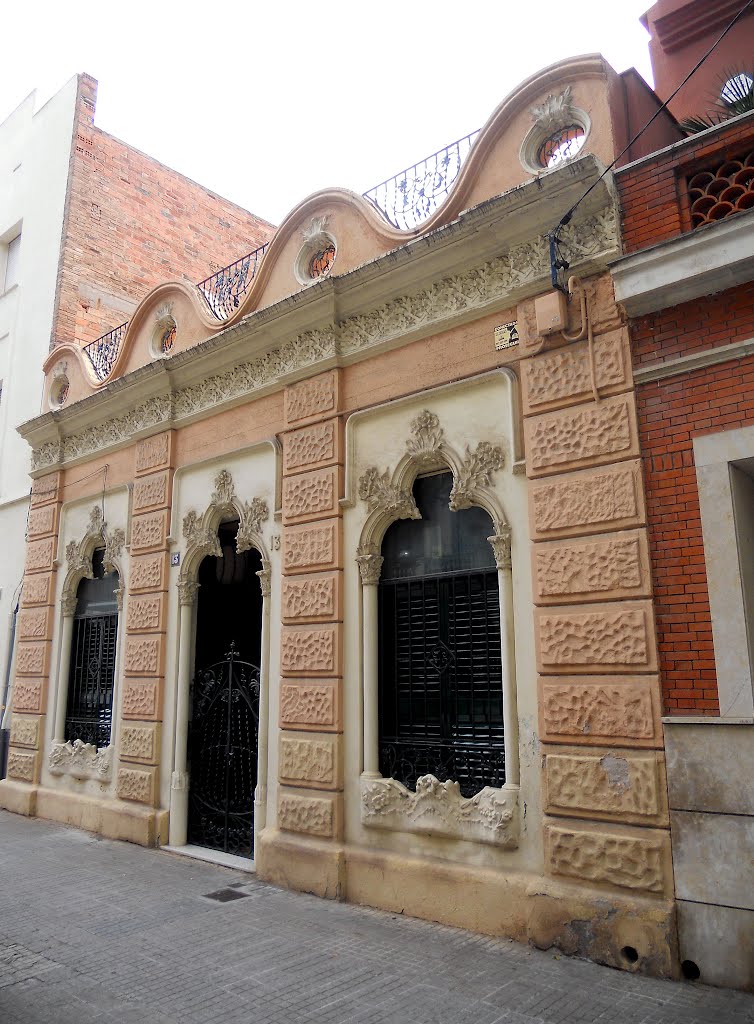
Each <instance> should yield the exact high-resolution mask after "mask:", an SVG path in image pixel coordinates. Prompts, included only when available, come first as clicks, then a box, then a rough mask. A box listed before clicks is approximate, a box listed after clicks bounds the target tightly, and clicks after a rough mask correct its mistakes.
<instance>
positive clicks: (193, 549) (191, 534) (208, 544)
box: [178, 469, 270, 604]
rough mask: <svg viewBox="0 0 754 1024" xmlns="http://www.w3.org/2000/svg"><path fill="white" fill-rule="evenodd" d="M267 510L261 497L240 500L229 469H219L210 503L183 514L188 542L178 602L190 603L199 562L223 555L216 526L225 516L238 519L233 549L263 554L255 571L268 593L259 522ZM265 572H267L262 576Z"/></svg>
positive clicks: (261, 585)
mask: <svg viewBox="0 0 754 1024" xmlns="http://www.w3.org/2000/svg"><path fill="white" fill-rule="evenodd" d="M269 515H270V511H269V508H268V506H267V502H266V501H265V500H264V499H263V498H252V499H251V501H241V499H240V498H239V497H238V496H237V495H236V488H235V484H234V482H233V477H232V476H231V474H230V472H229V470H227V469H221V470H220V472H219V473H218V474H217V476H216V477H215V489H214V491H213V492H212V496H211V498H210V502H209V505H208V506H207V508H206V509H205V511H204V512H203V513H201V514H199V513H198V512H196V511H195V510H194V509H191V510H190V511H189V512H187V513H186V515H185V516H184V517H183V536H184V538H185V540H186V542H187V551H186V560H185V565H184V568H183V570H182V572H181V575H180V578H179V580H178V591H179V596H180V602H181V604H193V602H194V601H195V600H196V594H197V588H198V584H197V582H196V579H195V576H196V573H197V572H198V570H199V565H200V564H201V562H202V560H203V559H204V558H206V557H207V556H213V557H214V558H222V548H221V547H220V541H219V539H218V536H217V530H218V527H219V526H220V524H221V523H222V522H224V521H225V520H228V519H236V518H237V519H238V521H239V525H238V533H237V534H236V551H237V552H238V554H239V555H240V554H241V553H242V552H244V551H250V550H251V549H252V548H254V549H256V550H257V551H259V553H260V554H261V555H262V569H261V570H260V571H259V572H258V573H257V576H258V577H259V585H260V587H261V589H262V595H263V596H264V597H267V596H269V590H268V585H269V577H270V563H269V560H268V559H267V557H266V554H265V547H264V543H263V541H262V538H261V532H262V523H264V522H266V521H267V519H269ZM265 573H266V574H267V575H266V576H265Z"/></svg>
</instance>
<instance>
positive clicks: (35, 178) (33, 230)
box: [0, 76, 77, 749]
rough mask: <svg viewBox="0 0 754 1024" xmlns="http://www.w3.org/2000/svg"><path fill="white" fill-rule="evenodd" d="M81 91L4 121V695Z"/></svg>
mask: <svg viewBox="0 0 754 1024" xmlns="http://www.w3.org/2000/svg"><path fill="white" fill-rule="evenodd" d="M76 99H77V77H76V76H74V77H73V78H72V79H71V80H70V81H69V82H68V83H67V84H66V85H64V86H63V88H62V89H61V90H60V91H59V92H58V93H56V94H55V95H54V96H53V97H52V98H51V99H50V100H48V101H47V103H45V104H44V105H43V106H42V107H40V108H39V109H37V104H36V94H35V93H31V94H30V95H29V96H27V97H26V99H25V100H24V101H23V102H22V103H21V104H19V106H18V107H17V108H16V109H15V110H14V111H13V112H12V113H11V114H10V115H9V116H8V117H7V118H6V119H5V121H3V123H2V124H0V382H1V384H0V389H1V390H0V698H2V695H3V694H4V693H5V690H6V682H7V680H8V679H9V677H10V667H11V666H10V661H11V659H12V653H13V647H12V636H13V629H14V609H15V607H16V602H17V600H18V594H19V589H20V585H21V578H22V576H23V570H24V558H25V532H26V517H27V512H28V507H29V483H30V481H29V475H28V473H29V447H28V445H27V444H26V442H25V441H23V440H22V439H21V437H20V436H19V435H18V433H17V432H16V428H17V427H18V425H19V424H20V423H22V422H24V421H25V420H28V419H29V417H31V416H34V415H36V414H37V413H38V412H39V410H40V402H41V399H42V384H43V375H42V364H43V362H44V360H45V358H46V356H47V353H48V350H49V347H50V339H51V333H52V323H53V315H54V308H55V294H56V284H57V274H58V262H59V258H60V247H61V236H62V231H63V220H64V214H65V203H66V192H67V185H68V174H69V166H70V162H71V153H72V141H73V136H74V132H73V126H74V117H75V113H76ZM5 718H6V720H5V721H4V723H3V724H4V725H5V726H6V728H7V724H8V723H7V715H6V716H5ZM0 749H2V748H1V747H0Z"/></svg>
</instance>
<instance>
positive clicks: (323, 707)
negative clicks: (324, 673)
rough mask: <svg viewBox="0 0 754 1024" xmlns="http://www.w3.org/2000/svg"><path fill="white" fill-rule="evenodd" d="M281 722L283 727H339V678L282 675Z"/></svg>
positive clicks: (323, 730) (332, 729)
mask: <svg viewBox="0 0 754 1024" xmlns="http://www.w3.org/2000/svg"><path fill="white" fill-rule="evenodd" d="M280 725H281V727H282V728H283V729H299V730H309V731H316V732H330V731H333V732H335V731H340V730H341V729H342V723H341V720H340V685H339V682H338V680H336V679H317V680H300V679H297V680H291V679H283V680H282V681H281V683H280Z"/></svg>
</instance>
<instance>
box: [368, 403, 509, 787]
mask: <svg viewBox="0 0 754 1024" xmlns="http://www.w3.org/2000/svg"><path fill="white" fill-rule="evenodd" d="M410 429H411V436H410V437H409V438H408V439H407V441H406V454H405V455H404V456H403V457H402V458H401V460H400V461H399V463H398V464H397V466H396V467H395V469H394V470H393V471H392V473H391V472H390V471H389V470H386V471H385V472H383V473H380V472H379V470H378V469H377V467H375V466H372V467H370V468H369V469H367V471H366V472H365V473H364V474H363V475H362V476H361V477H360V479H359V484H358V494H359V498H360V499H361V500H362V501H364V502H365V503H366V505H367V508H368V510H369V514H368V516H367V518H366V520H365V522H364V525H363V527H362V531H361V536H360V539H359V546H358V550H357V556H356V561H357V563H358V566H359V573H360V576H361V587H362V650H363V670H362V671H363V676H362V686H363V705H362V706H363V716H364V721H363V728H364V746H363V771H362V778H364V779H365V780H369V779H381V778H382V775H381V774H380V770H379V701H378V674H379V673H378V665H379V657H378V640H377V637H378V601H377V585H378V583H379V579H380V574H381V572H382V563H383V557H382V554H381V549H382V541H383V539H384V537H385V533H386V532H387V529H388V527H389V526H391V525H392V524H393V523H394V522H396V521H397V520H399V519H420V518H421V515H420V513H419V510H418V509H417V507H416V503H415V501H414V497H413V493H412V488H413V485H414V481H415V480H416V478H417V477H418V476H423V475H427V474H430V473H436V472H444V471H447V470H450V472H451V473H452V475H453V488H452V490H451V493H450V508H451V510H452V511H459V510H460V509H464V508H470V507H471V506H472V505H477V506H479V507H480V508H483V509H484V510H485V511H486V512H487V513H488V515H489V516H490V518H491V519H492V524H493V532H492V535H491V536H490V537H489V538H488V540H489V542H490V544H491V545H492V549H493V552H494V556H495V563H496V565H497V570H498V587H499V592H500V621H501V629H500V644H501V654H502V667H503V727H504V733H505V777H506V783H505V787H506V789H512V788H515V789H517V788H518V786H519V783H520V775H519V754H518V701H517V694H516V660H515V647H514V644H515V639H514V637H515V631H514V621H513V579H512V572H511V527H510V524H509V522H508V519H507V517H506V515H505V511H504V509H503V507H502V504H501V502H500V501H499V499H498V497H497V495H496V494H495V492H494V490H493V488H492V474H493V473H494V472H495V471H496V470H498V469H501V468H502V466H503V464H504V455H503V451H502V449H501V448H499V447H497V446H494V445H492V444H491V443H490V442H487V441H480V442H479V444H478V445H477V446H476V448H475V449H474V450H473V451H472V450H471V449H470V448H469V446H468V445H467V446H466V450H465V453H464V454H463V455H461V454H460V452H458V450H457V449H456V448H454V447H453V446H452V445H451V444H450V443H449V442H448V441H447V439H446V437H445V431H444V430H443V428H442V427H441V426H440V420H439V418H438V416H436V415H435V413H433V412H431V411H430V410H428V409H425V410H424V411H423V412H421V413H420V414H419V415H418V416H417V417H416V418H415V419H414V420H412V421H411V427H410Z"/></svg>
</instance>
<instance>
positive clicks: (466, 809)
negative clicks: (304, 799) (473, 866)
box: [361, 775, 519, 849]
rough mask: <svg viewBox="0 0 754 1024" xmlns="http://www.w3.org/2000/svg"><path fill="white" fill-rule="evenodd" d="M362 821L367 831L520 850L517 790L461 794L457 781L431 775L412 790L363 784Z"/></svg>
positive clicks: (391, 783) (385, 782)
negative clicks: (409, 833) (369, 829)
mask: <svg viewBox="0 0 754 1024" xmlns="http://www.w3.org/2000/svg"><path fill="white" fill-rule="evenodd" d="M361 821H362V824H363V825H366V826H369V827H371V828H384V829H390V830H391V831H400V832H418V833H420V834H426V835H440V836H448V837H450V838H455V839H466V840H476V841H477V842H481V843H492V844H494V845H496V846H500V847H503V848H504V849H514V848H515V847H516V846H518V832H519V820H518V791H517V789H510V790H507V789H493V788H491V787H489V786H485V788H484V789H482V790H481V791H480V792H479V793H476V794H475V795H474V796H472V797H468V798H466V797H463V796H461V791H460V787H459V785H458V783H457V782H452V781H448V782H440V781H439V780H438V779H436V778H435V777H434V775H422V776H421V777H420V778H418V779H417V780H416V792H414V793H412V792H411V790H409V789H406V787H405V786H404V785H403V784H402V783H400V782H398V781H397V780H396V779H375V778H368V777H366V776H364V777H363V778H362V780H361Z"/></svg>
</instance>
